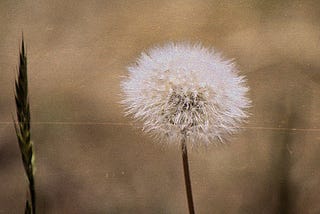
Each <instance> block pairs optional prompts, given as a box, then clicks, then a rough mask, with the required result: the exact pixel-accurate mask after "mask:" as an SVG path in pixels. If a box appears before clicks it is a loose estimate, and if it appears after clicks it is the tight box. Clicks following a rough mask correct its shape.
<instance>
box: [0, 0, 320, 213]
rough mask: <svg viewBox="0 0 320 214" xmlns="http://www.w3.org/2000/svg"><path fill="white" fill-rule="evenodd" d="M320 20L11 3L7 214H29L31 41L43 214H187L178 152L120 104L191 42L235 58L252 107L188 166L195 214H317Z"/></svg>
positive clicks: (2, 186) (213, 8)
mask: <svg viewBox="0 0 320 214" xmlns="http://www.w3.org/2000/svg"><path fill="white" fill-rule="evenodd" d="M319 11H320V2H319V1H316V0H314V1H302V0H294V1H276V0H271V1H269V0H256V1H255V0H243V1H209V0H175V1H172V0H166V1H156V0H153V1H147V0H145V1H142V0H141V1H129V0H127V1H124V0H113V1H102V0H100V1H98V0H96V1H58V0H41V1H40V0H34V1H17V0H1V2H0V14H1V15H0V17H1V18H0V191H1V194H0V213H23V211H24V205H25V197H26V190H27V188H26V178H25V175H24V171H23V166H22V162H21V158H20V154H19V149H18V144H17V139H16V137H15V133H14V128H13V125H12V124H11V123H10V122H12V114H14V112H15V106H14V99H13V92H14V90H13V89H14V87H13V86H14V85H13V82H14V78H15V75H16V67H17V63H18V51H19V45H20V39H21V34H22V31H23V33H24V37H25V41H26V44H27V55H28V63H29V64H28V65H29V87H30V103H31V113H32V122H33V124H32V139H33V141H34V144H35V151H36V168H37V171H36V191H37V197H38V198H37V200H38V204H37V209H38V211H39V213H47V214H53V213H55V214H60V213H66V214H73V213H77V214H79V213H173V214H175V213H187V201H186V196H185V189H184V180H183V171H182V163H181V155H180V151H179V150H178V149H177V148H176V147H175V146H172V147H170V146H162V145H161V144H158V143H154V142H153V140H152V139H151V138H150V137H149V136H147V135H144V134H143V133H142V132H141V131H140V130H139V129H137V128H136V127H134V126H132V125H130V123H131V122H132V121H131V120H130V119H129V118H124V116H123V108H122V107H121V105H120V104H119V101H120V99H121V98H120V93H121V91H120V86H119V83H120V81H121V78H122V76H124V75H126V66H127V65H128V64H130V63H133V62H134V59H135V58H136V57H138V55H139V53H140V52H141V51H143V50H146V49H147V48H149V47H151V46H153V45H155V44H163V43H165V42H167V41H181V40H183V41H191V42H198V41H200V42H202V43H203V44H204V45H205V46H214V47H215V48H216V49H217V50H218V51H222V52H223V54H224V55H225V56H226V57H229V58H234V59H235V60H236V62H237V64H238V66H239V69H240V70H241V71H242V74H244V75H246V76H247V79H248V85H249V86H250V87H251V91H250V98H251V99H252V100H253V107H252V108H251V113H252V116H251V118H250V120H249V121H248V123H247V124H245V125H244V127H243V130H242V132H241V133H240V134H239V135H237V136H235V137H234V138H233V139H232V140H231V143H230V144H227V145H222V146H214V145H213V146H211V147H209V148H206V149H205V148H200V149H199V150H197V151H192V152H191V154H190V156H189V159H190V168H191V169H190V170H191V179H192V184H193V192H194V201H195V208H196V211H197V213H209V214H210V213H235V214H238V213H266V214H270V213H280V210H281V209H283V207H286V209H287V210H289V213H320V203H319V200H320V196H319V192H320V158H319V157H320V155H319V154H320V110H319V106H320V25H319V23H320V13H319ZM8 122H9V123H8ZM42 122H44V123H42ZM283 201H287V203H286V204H285V205H284V202H283Z"/></svg>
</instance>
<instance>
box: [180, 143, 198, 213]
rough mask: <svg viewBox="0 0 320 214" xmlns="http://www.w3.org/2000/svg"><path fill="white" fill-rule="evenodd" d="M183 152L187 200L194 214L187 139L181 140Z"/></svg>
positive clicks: (190, 210) (190, 211)
mask: <svg viewBox="0 0 320 214" xmlns="http://www.w3.org/2000/svg"><path fill="white" fill-rule="evenodd" d="M181 152H182V162H183V171H184V181H185V184H186V192H187V199H188V207H189V213H190V214H194V213H195V212H194V205H193V199H192V189H191V180H190V173H189V162H188V150H187V144H186V139H185V138H183V139H182V140H181Z"/></svg>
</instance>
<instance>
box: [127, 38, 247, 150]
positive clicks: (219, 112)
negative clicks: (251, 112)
mask: <svg viewBox="0 0 320 214" xmlns="http://www.w3.org/2000/svg"><path fill="white" fill-rule="evenodd" d="M128 71H129V76H128V77H127V78H126V79H125V80H124V81H123V82H122V84H121V86H122V90H123V94H124V97H123V104H124V105H125V107H126V113H127V114H130V115H132V116H133V117H134V118H135V119H136V120H138V121H142V122H143V130H144V131H146V132H148V133H150V134H152V135H154V136H155V137H156V138H158V139H159V140H161V141H169V142H180V141H181V139H182V138H186V140H187V141H188V142H190V143H192V144H196V143H206V144H209V143H212V142H219V141H220V142H223V141H224V140H226V139H227V138H228V136H230V135H232V134H234V133H236V132H237V130H238V128H239V127H240V125H241V123H243V122H244V121H245V120H246V118H247V117H248V113H247V109H248V108H249V106H250V100H249V99H248V98H247V92H248V90H249V88H248V87H247V86H246V81H245V78H244V76H240V75H239V74H238V71H237V69H236V66H235V64H234V63H233V62H232V61H230V60H226V59H223V58H222V57H221V55H220V54H219V53H216V52H215V51H214V50H213V49H208V48H204V47H203V46H202V45H200V44H197V45H192V44H188V43H169V44H167V45H165V46H162V47H155V48H152V49H150V50H148V51H146V52H143V53H142V54H141V55H140V57H139V58H138V59H137V61H136V63H135V64H134V65H132V66H130V67H128Z"/></svg>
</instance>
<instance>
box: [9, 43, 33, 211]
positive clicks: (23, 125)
mask: <svg viewBox="0 0 320 214" xmlns="http://www.w3.org/2000/svg"><path fill="white" fill-rule="evenodd" d="M19 59H20V61H19V70H18V77H17V80H16V81H15V101H16V109H17V119H18V121H17V123H16V122H14V128H15V131H16V135H17V138H18V143H19V148H20V153H21V158H22V162H23V166H24V169H25V173H26V175H27V178H28V182H29V196H30V198H29V197H28V198H27V200H26V207H25V214H36V192H35V181H34V171H35V166H34V148H33V144H32V141H31V137H30V136H31V127H30V121H31V118H30V106H29V96H28V73H27V56H26V52H25V47H24V40H23V38H22V42H21V50H20V58H19ZM30 200H31V201H30Z"/></svg>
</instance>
